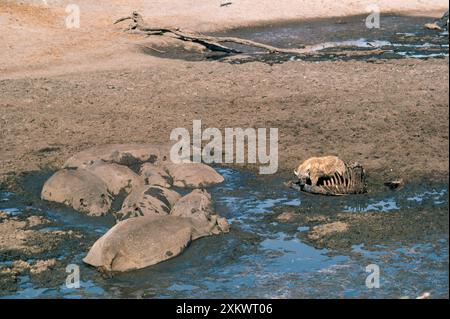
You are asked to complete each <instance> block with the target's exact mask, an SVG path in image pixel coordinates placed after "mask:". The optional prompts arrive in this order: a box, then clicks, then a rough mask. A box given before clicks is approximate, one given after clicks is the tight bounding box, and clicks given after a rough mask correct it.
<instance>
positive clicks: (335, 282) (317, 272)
mask: <svg viewBox="0 0 450 319" xmlns="http://www.w3.org/2000/svg"><path fill="white" fill-rule="evenodd" d="M218 170H219V172H220V173H221V174H222V175H224V176H225V182H224V183H223V184H222V185H217V186H215V187H213V188H211V189H210V191H211V193H212V196H213V198H214V200H215V203H216V210H217V212H218V213H219V214H220V215H222V216H224V217H226V218H227V219H228V220H229V221H230V223H231V227H232V231H231V232H230V233H229V234H226V235H221V236H212V237H207V238H202V239H200V240H197V241H194V242H193V243H192V244H191V245H190V246H189V247H188V248H187V249H186V250H185V252H183V253H182V254H181V255H180V256H177V257H176V258H173V259H170V260H168V261H166V262H163V263H160V264H157V265H155V266H152V267H148V268H146V269H141V270H137V271H131V272H127V273H123V274H117V275H115V276H114V277H112V278H103V277H102V276H101V275H100V274H99V273H98V272H97V271H96V270H94V269H92V268H90V267H87V266H85V265H84V264H83V263H82V258H83V257H84V256H85V254H86V252H87V251H85V249H80V248H79V247H78V246H77V244H76V243H75V245H71V246H68V247H67V248H66V250H65V251H61V252H59V253H60V254H61V255H64V258H65V259H64V260H65V261H66V262H67V263H73V264H77V265H79V266H80V275H81V277H80V279H81V285H80V288H77V289H75V288H67V287H66V286H65V284H64V281H62V282H60V283H58V284H53V285H50V284H48V283H45V282H39V281H37V282H36V281H33V280H31V279H30V278H29V277H27V276H23V277H20V278H19V283H18V290H17V292H15V293H13V294H9V295H8V294H6V295H5V294H4V293H3V295H4V296H3V297H6V298H43V297H62V298H98V297H102V298H257V297H261V298H341V297H344V298H400V297H411V298H414V297H417V296H419V295H420V294H422V293H423V292H425V291H428V292H430V293H431V295H432V297H435V298H439V297H440V298H448V229H447V232H445V231H444V232H442V233H436V234H435V235H434V236H431V237H430V236H429V237H424V238H419V237H420V236H418V238H415V237H413V238H412V239H411V238H409V237H408V240H406V241H398V242H396V241H393V240H391V239H390V238H389V236H387V237H386V240H385V241H384V242H383V244H376V245H374V244H371V243H370V242H368V241H367V240H366V239H365V238H364V237H361V238H359V240H358V242H359V243H358V244H355V245H353V246H351V248H350V249H349V250H339V249H333V248H329V247H328V248H327V247H325V248H323V247H322V248H318V247H314V246H313V245H311V244H310V243H308V242H305V241H304V240H303V239H302V237H301V236H300V235H301V234H306V233H308V232H309V231H310V230H311V227H310V226H306V225H305V224H302V223H299V222H294V221H293V222H281V221H279V220H278V219H277V218H276V217H277V216H278V215H279V212H277V210H278V209H279V208H280V207H284V208H292V209H294V210H299V209H300V210H299V211H298V213H299V214H301V209H309V212H310V213H311V212H312V213H317V214H324V213H327V212H328V213H336V212H340V213H341V214H359V215H363V214H366V213H370V212H382V214H393V213H395V212H397V211H405V212H407V213H410V214H414V212H415V211H416V210H417V211H419V210H420V211H421V210H428V211H430V213H432V212H433V211H435V210H438V211H441V210H448V185H433V186H432V187H429V185H423V186H420V185H419V186H415V185H412V186H408V185H406V186H405V187H403V188H402V189H399V190H397V191H390V190H384V191H379V192H374V193H370V194H367V195H357V196H348V197H323V196H312V195H307V194H299V193H297V192H295V191H293V190H291V189H287V188H285V187H283V185H282V183H283V181H284V179H283V178H282V177H275V176H272V177H267V176H266V177H263V176H258V175H254V174H252V173H250V172H246V171H240V170H234V169H230V168H218ZM18 203H20V198H19V197H17V196H16V195H14V194H7V193H4V192H3V193H0V209H1V210H5V208H7V209H9V211H12V212H14V214H16V213H17V214H20V212H21V211H23V210H24V209H25V208H26V207H28V206H27V205H23V206H20V205H19V204H18ZM13 205H14V207H16V208H11V207H13ZM33 209H36V210H37V211H39V212H40V213H42V214H44V216H46V217H47V218H49V219H51V220H53V221H54V225H51V226H47V227H56V228H57V229H77V230H80V231H82V232H83V233H84V234H85V235H86V237H85V238H84V239H83V240H86V241H88V242H89V245H90V244H92V243H93V242H94V241H95V240H96V239H97V238H98V237H99V236H101V234H103V233H104V232H106V231H107V229H109V228H110V227H111V226H112V225H113V221H112V220H111V219H109V218H89V217H85V216H83V215H82V214H78V213H75V212H73V211H71V210H70V209H65V208H61V207H53V206H52V207H48V206H47V204H46V203H42V202H39V201H33ZM446 216H447V217H446V218H447V219H448V214H447V215H446ZM418 227H421V225H419V226H418ZM52 229H53V228H52ZM10 262H11V260H9V259H8V258H7V257H5V256H2V255H0V265H1V264H3V265H7V264H8V263H10ZM369 264H376V265H378V266H379V267H380V269H381V278H380V282H381V287H380V288H378V289H368V288H367V287H366V285H365V281H366V277H367V275H368V273H367V272H366V266H368V265H369ZM55 271H56V270H55ZM58 271H61V270H58Z"/></svg>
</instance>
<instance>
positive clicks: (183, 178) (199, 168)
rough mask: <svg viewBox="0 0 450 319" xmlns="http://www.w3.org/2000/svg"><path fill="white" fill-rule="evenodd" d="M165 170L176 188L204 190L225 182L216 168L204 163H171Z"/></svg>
mask: <svg viewBox="0 0 450 319" xmlns="http://www.w3.org/2000/svg"><path fill="white" fill-rule="evenodd" d="M165 168H166V170H167V172H168V173H169V175H170V176H171V177H172V179H173V186H176V187H188V188H202V187H208V186H211V185H214V184H218V183H222V182H223V181H224V178H223V176H222V175H220V174H219V173H217V172H216V170H215V169H214V168H212V167H210V166H208V165H206V164H203V163H180V164H174V163H171V164H167V165H166V166H165Z"/></svg>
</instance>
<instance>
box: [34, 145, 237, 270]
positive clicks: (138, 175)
mask: <svg viewBox="0 0 450 319" xmlns="http://www.w3.org/2000/svg"><path fill="white" fill-rule="evenodd" d="M168 152H169V148H168V147H167V146H157V145H145V144H144V145H140V144H116V145H106V146H101V147H95V148H91V149H88V150H85V151H82V152H80V153H78V154H76V155H74V156H72V157H71V158H70V159H69V160H68V161H67V162H66V163H65V164H64V166H63V168H62V169H61V170H59V171H57V172H56V173H55V174H54V175H53V176H51V177H50V178H49V179H48V180H47V181H46V182H45V184H44V186H43V189H42V192H41V197H42V199H44V200H48V201H53V202H59V203H62V204H65V205H68V206H71V207H72V208H74V209H75V210H77V211H79V212H82V213H85V214H87V215H89V216H102V215H106V214H110V213H111V214H113V216H114V217H115V218H116V221H117V224H116V225H115V226H114V227H113V228H111V229H110V230H109V231H108V232H107V233H106V234H105V235H103V236H102V237H101V238H100V239H99V240H97V241H96V242H95V244H94V245H93V246H92V248H91V250H90V251H89V253H88V255H87V256H86V258H85V259H84V261H85V262H86V263H87V264H90V265H92V266H95V267H97V268H98V269H100V270H104V271H107V272H111V271H126V270H131V269H139V268H143V267H147V266H150V265H154V264H156V263H159V262H161V261H164V260H166V259H169V258H171V257H174V256H176V255H178V254H180V253H181V252H182V251H183V249H184V248H185V247H187V245H188V244H189V243H190V242H191V241H192V240H195V239H197V238H200V237H204V236H209V235H217V234H222V233H226V232H228V231H229V226H228V223H227V221H226V220H225V219H224V218H222V217H220V216H218V215H217V214H215V213H214V211H213V208H212V206H213V205H212V199H211V195H210V194H209V193H208V192H207V191H206V190H204V189H196V188H204V187H208V186H211V185H214V184H217V183H221V182H223V180H224V179H223V177H222V176H221V175H220V174H219V173H217V172H216V170H214V169H213V168H212V167H209V166H207V165H205V164H202V163H180V164H174V163H171V162H169V160H168V158H169V153H168ZM172 186H175V187H180V188H191V189H194V190H193V191H192V192H191V193H189V194H187V195H186V196H184V197H182V196H181V195H180V194H178V193H177V192H176V191H175V190H173V189H172ZM118 200H120V201H122V206H121V209H120V210H118V211H112V206H113V202H117V201H118ZM114 206H115V205H114Z"/></svg>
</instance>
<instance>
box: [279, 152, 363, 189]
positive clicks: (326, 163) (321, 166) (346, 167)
mask: <svg viewBox="0 0 450 319" xmlns="http://www.w3.org/2000/svg"><path fill="white" fill-rule="evenodd" d="M294 173H295V175H296V176H297V178H298V180H296V181H290V182H288V186H289V187H291V188H294V189H296V190H299V191H304V192H307V193H313V194H322V195H345V194H361V193H365V192H366V191H367V189H366V173H365V171H364V168H363V167H362V166H361V165H360V164H359V163H353V162H350V163H345V162H343V161H342V160H341V159H339V158H338V157H336V156H325V157H312V158H310V159H308V160H306V161H304V162H303V163H302V164H300V165H299V166H298V168H297V169H296V170H294Z"/></svg>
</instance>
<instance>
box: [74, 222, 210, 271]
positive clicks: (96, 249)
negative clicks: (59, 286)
mask: <svg viewBox="0 0 450 319" xmlns="http://www.w3.org/2000/svg"><path fill="white" fill-rule="evenodd" d="M215 228H217V221H216V219H214V220H212V221H211V223H210V224H197V223H196V222H195V220H193V219H192V218H185V217H180V216H158V215H148V216H142V217H135V218H130V219H127V220H124V221H121V222H119V223H118V224H116V225H115V226H114V227H112V228H111V229H110V230H109V231H108V232H107V233H106V234H105V235H103V236H102V237H101V238H100V239H99V240H97V241H96V242H95V244H94V245H93V246H92V248H91V249H90V251H89V253H88V255H87V256H86V258H84V259H83V261H84V262H85V263H87V264H89V265H92V266H94V267H97V268H98V269H99V270H103V271H107V272H109V271H127V270H132V269H140V268H144V267H148V266H151V265H154V264H157V263H159V262H161V261H164V260H167V259H169V258H172V257H175V256H176V255H178V254H180V253H181V252H182V251H183V250H184V248H185V247H186V246H187V245H188V244H189V243H190V242H191V240H194V239H196V238H200V237H203V236H208V235H210V234H212V233H214V232H216V230H215Z"/></svg>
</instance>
